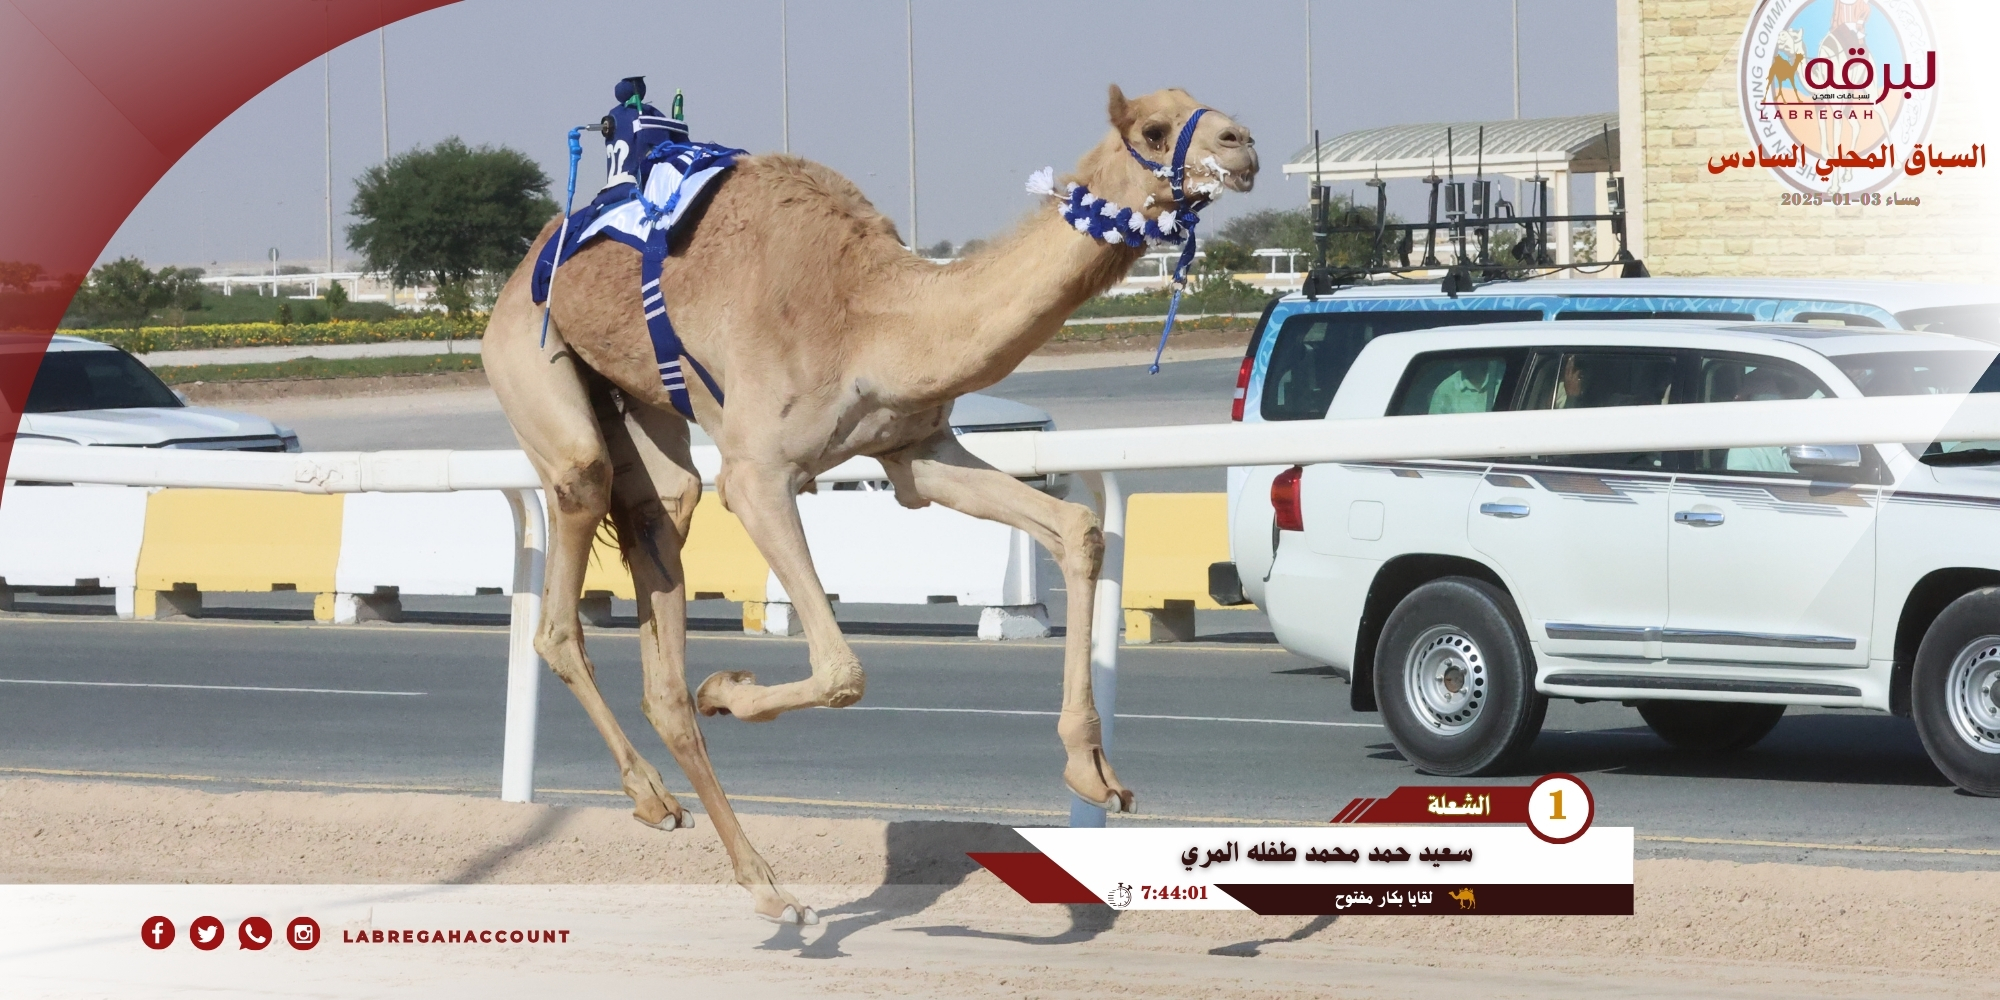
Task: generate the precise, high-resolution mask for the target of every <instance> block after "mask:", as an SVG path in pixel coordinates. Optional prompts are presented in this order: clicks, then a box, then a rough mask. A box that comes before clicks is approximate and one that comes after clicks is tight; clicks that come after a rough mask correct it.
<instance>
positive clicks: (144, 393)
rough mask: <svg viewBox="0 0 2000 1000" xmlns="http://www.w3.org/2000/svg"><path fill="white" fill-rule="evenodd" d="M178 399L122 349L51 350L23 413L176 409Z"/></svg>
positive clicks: (36, 373)
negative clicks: (145, 407) (137, 408)
mask: <svg viewBox="0 0 2000 1000" xmlns="http://www.w3.org/2000/svg"><path fill="white" fill-rule="evenodd" d="M180 405H182V404H181V401H180V397H178V396H175V395H174V392H173V390H172V389H169V388H167V384H166V383H165V382H162V381H160V377H159V376H157V375H155V374H153V373H152V371H150V370H148V369H147V368H146V366H145V365H143V364H140V363H139V359H138V358H135V357H133V356H131V355H130V354H127V353H125V352H124V351H50V352H49V353H48V354H45V355H43V356H42V367H41V368H40V370H38V371H36V372H35V386H34V388H33V389H30V390H28V406H27V410H26V412H28V413H66V412H69V411H71V410H124V409H132V408H134V407H141V406H158V407H177V406H180Z"/></svg>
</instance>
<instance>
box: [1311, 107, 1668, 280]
mask: <svg viewBox="0 0 2000 1000" xmlns="http://www.w3.org/2000/svg"><path fill="white" fill-rule="evenodd" d="M1446 135H1447V139H1446V173H1447V174H1448V175H1455V173H1456V171H1455V166H1454V165H1453V164H1452V162H1451V153H1450V148H1451V146H1450V139H1449V135H1450V130H1449V129H1447V130H1446ZM1604 142H1605V145H1606V146H1607V148H1608V146H1609V144H1610V133H1609V130H1608V128H1607V129H1606V132H1605V137H1604ZM1485 145H1486V130H1485V128H1484V127H1481V128H1480V134H1479V150H1480V166H1479V171H1478V174H1477V175H1476V176H1477V179H1476V180H1475V181H1474V182H1473V185H1472V191H1471V198H1470V199H1468V198H1467V197H1466V193H1467V192H1466V191H1465V185H1464V184H1462V183H1460V182H1458V181H1456V180H1453V181H1451V182H1450V185H1449V186H1448V187H1447V186H1446V184H1447V182H1446V179H1445V178H1443V177H1439V176H1438V175H1437V174H1436V173H1435V172H1433V173H1432V174H1430V175H1429V176H1427V177H1425V178H1423V182H1424V183H1426V184H1429V185H1430V187H1431V197H1430V217H1429V219H1428V220H1427V221H1425V222H1390V221H1388V218H1389V186H1388V184H1387V182H1385V181H1383V180H1382V179H1381V178H1380V177H1375V178H1371V179H1369V180H1368V181H1367V182H1365V183H1366V184H1367V185H1368V186H1369V187H1372V188H1374V189H1375V215H1374V220H1373V221H1372V223H1371V222H1370V221H1369V220H1368V217H1367V216H1366V215H1365V214H1363V213H1362V212H1360V211H1359V210H1352V211H1350V212H1348V213H1345V214H1344V215H1343V217H1342V219H1341V220H1340V224H1338V225H1335V224H1333V220H1332V219H1331V218H1329V213H1330V211H1331V208H1332V201H1333V198H1332V192H1331V190H1330V189H1329V188H1328V187H1327V186H1326V185H1324V184H1321V183H1319V173H1318V170H1319V146H1320V143H1319V133H1318V132H1317V131H1315V132H1314V133H1313V161H1314V176H1313V184H1312V189H1311V193H1310V199H1311V201H1310V205H1311V215H1312V222H1313V244H1314V246H1315V247H1316V248H1317V251H1318V252H1317V259H1316V260H1315V261H1314V263H1313V267H1312V270H1311V271H1310V272H1308V273H1307V274H1306V279H1305V284H1304V287H1303V288H1302V289H1301V291H1303V292H1304V293H1305V296H1306V298H1308V299H1317V298H1318V297H1319V296H1321V295H1330V294H1332V293H1333V292H1335V291H1337V290H1339V289H1340V288H1343V287H1346V286H1350V285H1361V284H1389V283H1394V282H1398V281H1402V282H1409V283H1412V284H1415V283H1419V282H1421V281H1424V280H1428V279H1429V277H1430V275H1432V274H1433V273H1434V272H1436V271H1438V270H1439V269H1443V270H1444V271H1445V275H1444V280H1443V284H1442V290H1443V291H1444V293H1445V294H1446V295H1449V296H1451V297H1452V298H1457V297H1458V296H1459V293H1461V292H1469V291H1472V290H1473V289H1474V288H1477V287H1478V286H1479V285H1481V284H1485V283H1488V282H1494V281H1522V280H1526V279H1528V278H1537V277H1543V276H1546V275H1550V274H1555V273H1557V272H1560V271H1589V272H1593V273H1594V272H1597V271H1601V270H1603V269H1605V268H1607V267H1617V268H1618V269H1619V270H1618V276H1619V277H1621V278H1644V277H1648V276H1649V275H1648V273H1647V271H1646V264H1645V262H1644V261H1641V260H1640V259H1639V258H1637V257H1634V256H1632V251H1631V248H1630V247H1629V245H1628V244H1627V240H1626V229H1625V184H1624V179H1623V178H1614V179H1612V180H1611V181H1610V192H1609V194H1610V202H1611V204H1610V206H1609V207H1610V209H1611V211H1610V212H1609V213H1608V214H1604V215H1552V214H1550V213H1549V211H1548V204H1549V191H1548V180H1547V178H1544V177H1542V176H1540V175H1539V174H1537V175H1536V176H1535V177H1534V178H1533V183H1534V191H1533V195H1532V203H1533V205H1534V206H1535V213H1534V214H1533V215H1516V214H1515V211H1514V205H1513V204H1512V203H1511V202H1509V201H1507V199H1505V198H1495V197H1494V196H1493V194H1494V193H1493V182H1492V181H1489V180H1486V179H1485ZM1433 170H1434V171H1435V168H1433ZM1440 194H1443V195H1444V196H1445V217H1444V218H1443V219H1439V218H1438V198H1439V195H1440ZM1468 201H1469V202H1470V204H1467V202H1468ZM1596 222H1609V223H1611V231H1612V233H1613V234H1614V235H1615V236H1617V238H1618V252H1617V254H1615V255H1614V256H1613V257H1612V259H1611V260H1609V261H1604V262H1588V263H1569V264H1559V263H1556V262H1555V261H1553V260H1551V259H1550V256H1549V247H1548V241H1549V226H1550V225H1551V224H1554V223H1596ZM1501 227H1519V228H1520V230H1521V238H1520V239H1519V240H1518V241H1516V242H1515V244H1514V246H1515V247H1516V248H1522V247H1528V248H1532V249H1531V250H1530V251H1529V255H1528V256H1527V258H1526V259H1517V260H1514V261H1512V262H1501V261H1496V260H1494V259H1493V250H1494V241H1493V236H1494V235H1495V230H1497V229H1499V228H1501ZM1441 232H1442V233H1443V234H1445V238H1446V239H1447V240H1449V241H1450V242H1451V244H1452V247H1453V252H1452V263H1451V264H1449V265H1446V264H1444V263H1443V262H1441V261H1439V260H1438V257H1437V250H1438V235H1439V233H1441ZM1419 233H1422V234H1423V255H1422V257H1421V258H1419V259H1418V260H1417V262H1416V263H1411V256H1412V254H1414V253H1415V252H1416V250H1417V247H1416V242H1417V240H1416V238H1417V235H1418V234H1419ZM1343 234H1359V235H1366V236H1369V237H1370V242H1369V252H1368V262H1367V263H1366V264H1363V265H1360V266H1352V265H1342V266H1337V267H1336V266H1330V265H1329V264H1328V263H1327V259H1326V257H1327V246H1328V243H1329V242H1330V241H1331V240H1332V239H1333V237H1335V236H1338V235H1343ZM1392 234H1396V235H1395V238H1394V239H1393V241H1392ZM1468 242H1476V244H1477V249H1476V251H1475V250H1472V249H1471V248H1469V247H1468V245H1467V244H1468ZM1391 253H1393V254H1394V255H1395V258H1396V259H1395V260H1394V261H1393V262H1392V261H1390V259H1389V256H1390V254H1391ZM1419 275H1421V276H1423V277H1418V276H1419ZM1377 279H1386V280H1377Z"/></svg>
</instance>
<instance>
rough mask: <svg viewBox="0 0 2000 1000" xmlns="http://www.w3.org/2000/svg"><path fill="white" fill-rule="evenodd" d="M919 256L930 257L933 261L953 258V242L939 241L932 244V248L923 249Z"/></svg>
mask: <svg viewBox="0 0 2000 1000" xmlns="http://www.w3.org/2000/svg"><path fill="white" fill-rule="evenodd" d="M917 256H919V257H929V258H931V259H932V260H943V259H944V258H946V257H949V256H951V241H950V240H939V241H937V242H936V243H933V244H931V245H930V246H927V247H924V248H922V250H921V251H920V252H919V253H918V254H917Z"/></svg>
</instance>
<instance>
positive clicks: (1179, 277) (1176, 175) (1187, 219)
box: [1125, 108, 1208, 375]
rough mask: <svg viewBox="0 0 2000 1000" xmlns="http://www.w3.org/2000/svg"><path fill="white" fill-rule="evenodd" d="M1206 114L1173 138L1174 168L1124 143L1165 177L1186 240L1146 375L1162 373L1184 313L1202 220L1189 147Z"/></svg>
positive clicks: (1201, 111)
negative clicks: (1190, 190)
mask: <svg viewBox="0 0 2000 1000" xmlns="http://www.w3.org/2000/svg"><path fill="white" fill-rule="evenodd" d="M1207 113H1208V109H1207V108H1196V109H1195V110H1194V114H1191V115H1189V116H1188V120H1187V123H1186V124H1184V125H1182V126H1181V134H1180V135H1179V136H1178V137H1176V138H1175V139H1174V156H1173V161H1172V164H1171V165H1168V164H1161V163H1154V162H1153V161H1151V160H1148V159H1146V158H1145V157H1143V156H1140V155H1139V151H1138V150H1136V149H1133V148H1132V144H1131V143H1130V142H1127V143H1126V144H1125V151H1126V152H1128V153H1130V154H1132V158H1133V159H1134V160H1137V161H1139V165H1140V166H1142V167H1145V168H1146V169H1147V170H1150V171H1152V172H1154V173H1155V174H1160V175H1162V176H1164V177H1166V179H1167V184H1168V185H1169V186H1170V187H1171V188H1172V190H1173V195H1174V206H1173V214H1174V219H1175V221H1177V222H1178V223H1179V228H1180V230H1181V232H1182V233H1183V234H1184V237H1185V238H1184V239H1183V241H1182V242H1181V256H1180V260H1179V261H1178V262H1176V263H1175V264H1174V297H1173V299H1172V300H1171V301H1169V302H1168V303H1167V322H1166V325H1164V326H1162V327H1160V346H1158V347H1156V348H1154V349H1153V363H1152V364H1151V365H1149V366H1147V368H1146V372H1147V374H1150V375H1158V374H1159V373H1160V358H1161V357H1163V356H1165V354H1166V353H1167V335H1168V334H1171V333H1173V332H1174V317H1175V316H1177V315H1179V314H1180V311H1181V293H1182V292H1184V291H1186V290H1187V273H1188V266H1189V265H1191V264H1193V263H1194V250H1195V238H1194V227H1195V223H1197V222H1199V221H1201V217H1200V216H1199V215H1196V214H1195V209H1196V208H1198V207H1200V206H1198V205H1194V204H1190V203H1189V201H1188V198H1187V192H1186V191H1185V190H1183V187H1184V185H1185V183H1186V181H1187V154H1188V146H1189V145H1191V144H1192V143H1193V142H1194V127H1195V124H1196V123H1197V122H1200V121H1201V116H1202V115H1204V114H1207Z"/></svg>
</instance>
